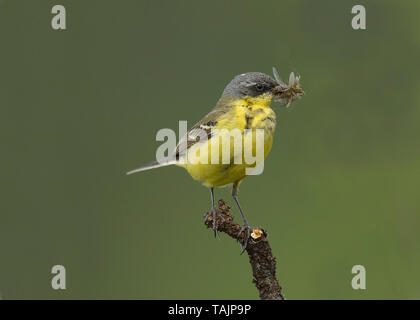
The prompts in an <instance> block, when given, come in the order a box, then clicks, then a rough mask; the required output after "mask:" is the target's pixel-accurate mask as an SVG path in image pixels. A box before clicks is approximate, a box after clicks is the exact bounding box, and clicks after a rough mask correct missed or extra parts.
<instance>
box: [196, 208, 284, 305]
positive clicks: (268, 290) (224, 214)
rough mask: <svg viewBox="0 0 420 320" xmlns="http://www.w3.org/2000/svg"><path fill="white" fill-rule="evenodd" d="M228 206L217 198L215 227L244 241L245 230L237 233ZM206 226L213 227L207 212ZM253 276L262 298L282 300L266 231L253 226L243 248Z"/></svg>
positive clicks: (237, 230) (238, 226)
mask: <svg viewBox="0 0 420 320" xmlns="http://www.w3.org/2000/svg"><path fill="white" fill-rule="evenodd" d="M230 209H231V207H229V206H228V205H227V204H226V203H225V202H224V201H223V200H219V210H218V211H217V215H216V228H217V230H218V231H219V232H224V233H226V234H227V235H228V236H230V237H231V238H233V239H236V240H238V241H239V242H240V243H244V240H245V237H246V231H242V232H241V234H240V235H238V233H239V230H240V229H241V226H240V225H239V224H237V223H236V222H234V221H233V216H232V214H231V213H230ZM204 223H205V225H206V226H207V228H213V215H212V214H208V215H207V217H206V219H205V221H204ZM245 250H246V252H247V253H248V257H249V262H250V264H251V267H252V274H253V277H254V280H253V283H254V284H255V286H256V287H257V289H258V291H259V295H260V298H261V299H263V300H284V296H283V294H282V292H281V291H282V288H281V286H280V284H279V282H278V281H277V278H276V258H275V257H274V256H273V253H272V251H271V247H270V245H269V243H268V240H267V232H265V231H264V230H263V229H260V228H254V229H253V231H252V234H251V236H250V237H249V240H248V244H247V246H246V248H245Z"/></svg>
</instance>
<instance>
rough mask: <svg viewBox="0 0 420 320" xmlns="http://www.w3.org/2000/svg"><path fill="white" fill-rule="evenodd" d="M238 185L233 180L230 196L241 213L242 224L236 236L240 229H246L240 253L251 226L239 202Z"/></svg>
mask: <svg viewBox="0 0 420 320" xmlns="http://www.w3.org/2000/svg"><path fill="white" fill-rule="evenodd" d="M238 187H239V183H237V182H235V183H234V184H233V187H232V197H233V199H235V202H236V205H237V206H238V209H239V212H240V213H241V216H242V220H243V222H244V224H243V226H242V227H241V229H240V230H239V233H238V237H239V236H240V235H241V233H242V231H244V230H246V236H245V240H244V243H243V244H242V251H241V254H242V253H244V251H245V249H246V246H247V245H248V239H249V235H250V233H251V227H250V226H249V224H248V221H246V218H245V215H244V213H243V212H242V209H241V205H240V204H239V199H238Z"/></svg>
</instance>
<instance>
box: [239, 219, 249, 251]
mask: <svg viewBox="0 0 420 320" xmlns="http://www.w3.org/2000/svg"><path fill="white" fill-rule="evenodd" d="M245 230H246V236H245V240H244V242H243V243H242V244H241V254H242V253H244V252H245V249H246V247H247V245H248V240H249V236H250V235H251V230H252V228H251V227H250V226H249V225H248V224H247V223H244V225H243V226H242V227H241V229H240V230H239V233H238V238H237V241H238V242H239V237H240V236H241V234H242V232H243V231H245Z"/></svg>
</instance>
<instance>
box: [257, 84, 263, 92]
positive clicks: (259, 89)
mask: <svg viewBox="0 0 420 320" xmlns="http://www.w3.org/2000/svg"><path fill="white" fill-rule="evenodd" d="M255 88H257V90H258V91H262V90H263V89H264V86H263V85H262V84H261V83H257V84H256V85H255Z"/></svg>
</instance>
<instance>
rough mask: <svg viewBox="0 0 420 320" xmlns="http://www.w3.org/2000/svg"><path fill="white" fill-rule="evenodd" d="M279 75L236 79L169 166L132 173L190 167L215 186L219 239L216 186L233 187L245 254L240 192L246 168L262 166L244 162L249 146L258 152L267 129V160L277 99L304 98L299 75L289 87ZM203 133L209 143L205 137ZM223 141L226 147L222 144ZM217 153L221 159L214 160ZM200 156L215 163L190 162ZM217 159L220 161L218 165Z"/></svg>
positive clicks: (187, 136) (255, 74)
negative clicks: (225, 156)
mask: <svg viewBox="0 0 420 320" xmlns="http://www.w3.org/2000/svg"><path fill="white" fill-rule="evenodd" d="M273 72H274V78H275V79H273V78H271V77H270V76H268V75H266V74H264V73H260V72H249V73H244V74H241V75H238V76H236V77H235V78H234V79H233V80H232V81H231V82H230V83H229V84H228V85H227V86H226V87H225V89H224V91H223V93H222V96H221V98H220V99H219V101H218V102H217V104H216V107H215V108H214V109H213V110H212V111H211V112H210V113H208V114H207V115H206V116H205V117H204V118H203V119H202V120H201V121H199V122H198V123H197V124H196V125H195V126H194V127H192V128H191V129H190V130H189V131H188V132H187V133H186V134H185V136H184V137H182V138H181V139H180V141H179V143H178V146H177V147H176V149H175V151H174V152H173V155H172V156H171V157H170V158H169V159H167V160H165V161H163V162H162V161H155V162H153V163H150V164H148V165H145V166H142V167H140V168H138V169H135V170H132V171H130V172H128V173H127V174H132V173H135V172H139V171H144V170H149V169H153V168H159V167H162V166H167V165H172V164H174V165H178V166H181V167H184V168H185V169H186V170H187V171H188V173H189V174H190V175H191V176H192V177H193V178H194V179H195V180H198V181H201V182H202V183H203V184H204V185H205V186H207V187H209V188H210V191H211V203H212V209H211V211H210V212H209V214H210V213H212V214H213V229H214V232H215V235H216V233H217V230H216V224H215V223H216V210H217V209H216V206H215V201H214V187H220V186H225V185H228V184H232V185H233V187H232V196H233V199H234V200H235V202H236V204H237V206H238V209H239V212H240V214H241V216H242V220H243V226H242V228H241V230H240V231H239V234H241V233H242V232H243V231H244V230H245V229H246V230H247V235H246V238H245V239H246V240H245V242H244V243H243V244H242V252H243V251H244V250H245V248H246V245H247V241H248V238H249V234H250V227H249V225H248V222H247V220H246V218H245V215H244V213H243V211H242V209H241V206H240V204H239V200H238V188H239V184H240V183H241V182H242V180H243V179H244V178H245V176H246V172H247V171H246V169H247V168H252V167H255V165H256V164H255V163H251V164H250V163H247V162H246V161H244V150H245V149H246V148H247V147H249V148H250V149H251V150H252V152H253V153H256V152H257V151H258V150H257V149H256V148H257V139H258V135H256V134H255V132H256V130H257V129H260V130H263V133H264V134H263V137H262V138H261V137H260V138H259V139H263V141H261V142H262V143H263V150H262V152H263V158H264V159H265V157H266V156H267V155H268V153H269V152H270V149H271V146H272V144H273V137H274V129H275V125H276V122H275V121H276V115H275V113H274V111H273V110H272V109H271V107H270V104H271V102H272V101H273V99H274V100H276V101H281V102H282V103H283V104H284V105H285V106H287V107H288V106H290V104H291V103H292V102H293V101H294V100H296V99H297V98H300V97H301V96H302V95H303V94H304V92H303V90H302V89H301V87H300V84H299V77H295V75H294V74H293V72H292V73H291V74H290V77H289V83H288V84H285V83H284V82H283V81H281V79H280V77H279V75H278V73H277V70H276V69H275V68H273ZM233 130H236V132H239V133H240V138H241V141H240V143H241V146H242V147H241V148H236V147H235V145H233V144H232V143H231V141H232V139H234V137H233V136H232V135H231V134H230V132H232V131H233ZM203 133H204V135H205V137H204V138H206V139H203ZM226 138H227V139H226ZM220 141H221V144H219V142H220ZM235 141H236V140H235ZM216 142H217V143H216ZM226 143H227V144H229V146H228V147H227V149H228V150H227V151H228V153H229V158H228V161H227V162H226V161H223V155H222V153H223V152H224V151H225V150H226V149H223V147H224V144H226ZM235 144H236V143H235ZM219 146H220V147H222V148H220V147H219ZM221 149H222V150H221ZM212 150H213V153H212V152H211V151H212ZM214 151H215V152H216V157H214ZM198 153H200V154H205V156H204V158H205V160H209V161H205V162H204V161H190V158H191V159H192V158H193V156H196V155H197V154H198ZM212 155H213V156H212ZM201 159H203V158H201ZM215 159H216V161H214V160H215Z"/></svg>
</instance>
